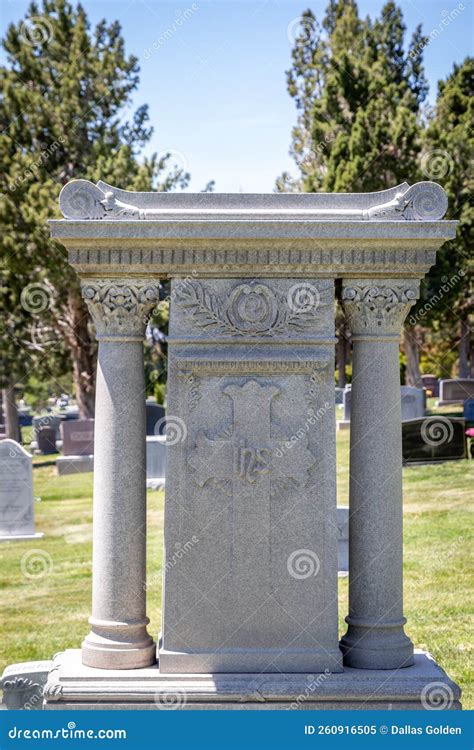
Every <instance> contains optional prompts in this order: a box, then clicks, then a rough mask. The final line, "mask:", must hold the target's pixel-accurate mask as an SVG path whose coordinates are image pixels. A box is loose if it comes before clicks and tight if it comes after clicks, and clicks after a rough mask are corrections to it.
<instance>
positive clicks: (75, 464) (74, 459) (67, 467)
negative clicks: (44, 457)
mask: <svg viewBox="0 0 474 750" xmlns="http://www.w3.org/2000/svg"><path fill="white" fill-rule="evenodd" d="M56 468H57V470H58V474H59V476H60V477H62V476H64V475H65V474H83V473H84V472H87V471H94V456H61V457H60V458H58V459H56Z"/></svg>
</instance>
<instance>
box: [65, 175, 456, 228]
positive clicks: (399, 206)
mask: <svg viewBox="0 0 474 750" xmlns="http://www.w3.org/2000/svg"><path fill="white" fill-rule="evenodd" d="M59 206H60V208H61V212H62V214H63V216H64V217H65V218H66V219H68V220H86V221H98V220H106V221H108V220H113V221H123V220H125V221H126V220H130V219H135V220H139V221H143V220H145V221H148V220H154V221H167V220H168V221H169V220H174V221H180V222H182V221H188V220H191V221H192V220H193V219H194V220H195V219H199V220H200V221H229V220H231V221H249V220H252V219H253V220H257V221H272V220H273V221H274V220H286V221H291V220H296V221H338V222H340V221H351V222H352V221H374V222H375V221H402V222H405V221H439V220H440V219H442V218H443V217H444V215H445V213H446V210H447V207H448V201H447V197H446V193H445V192H444V190H443V188H442V187H441V186H440V185H437V184H436V183H434V182H418V183H416V184H415V185H412V186H411V187H410V186H409V185H408V184H407V183H402V184H401V185H398V186H397V187H394V188H390V189H389V190H382V191H379V192H375V193H301V194H295V193H279V194H274V195H273V194H272V195H268V194H261V195H258V194H257V195H255V194H254V195H252V194H250V195H245V194H213V193H207V194H206V193H198V194H176V193H156V192H155V193H133V192H129V191H125V190H120V189H118V188H115V187H113V186H112V185H107V183H104V182H102V181H99V182H98V183H97V184H96V185H94V184H93V183H92V182H89V181H88V180H71V182H69V183H68V184H67V185H65V186H64V188H63V189H62V191H61V195H60V197H59Z"/></svg>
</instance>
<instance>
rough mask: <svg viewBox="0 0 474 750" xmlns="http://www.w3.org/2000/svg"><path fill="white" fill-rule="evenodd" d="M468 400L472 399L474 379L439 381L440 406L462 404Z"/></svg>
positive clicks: (473, 395)
mask: <svg viewBox="0 0 474 750" xmlns="http://www.w3.org/2000/svg"><path fill="white" fill-rule="evenodd" d="M468 398H474V378H452V379H450V380H440V383H439V405H440V406H446V405H448V404H462V403H464V401H466V400H467V399H468Z"/></svg>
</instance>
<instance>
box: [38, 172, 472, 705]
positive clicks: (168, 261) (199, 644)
mask: <svg viewBox="0 0 474 750" xmlns="http://www.w3.org/2000/svg"><path fill="white" fill-rule="evenodd" d="M60 208H61V211H62V213H63V215H64V217H65V218H64V219H62V220H59V221H53V222H52V223H51V227H52V233H53V237H54V239H55V240H57V241H60V242H62V243H63V244H64V245H65V246H66V248H67V249H68V251H69V260H70V263H71V264H72V265H73V267H74V268H76V269H77V270H78V272H79V274H80V275H81V277H82V278H81V285H82V295H83V298H84V300H85V303H86V304H87V306H88V308H89V310H90V313H91V315H92V318H93V321H94V324H95V330H96V334H97V339H98V346H99V361H100V365H101V366H100V368H99V371H98V377H97V386H96V417H95V418H96V432H97V434H100V440H98V441H97V443H96V447H95V455H94V459H95V487H94V520H93V523H94V556H93V571H92V575H93V587H92V588H93V602H92V613H91V617H90V619H89V625H90V630H89V631H88V633H87V635H86V636H85V638H84V640H83V642H82V648H81V649H80V650H79V649H68V650H67V651H65V652H63V653H61V654H59V655H58V656H57V657H56V658H55V661H54V665H53V668H52V669H51V672H50V675H49V678H48V683H47V685H46V686H45V690H44V696H45V706H46V708H47V709H48V710H64V709H72V708H74V706H75V707H76V708H79V707H80V708H81V709H97V708H99V707H107V708H116V709H131V708H137V707H139V708H146V709H151V708H157V707H158V708H159V707H160V704H161V705H166V702H167V698H169V693H170V686H172V688H173V693H174V694H175V695H176V696H179V697H180V699H181V703H182V704H186V708H191V709H192V708H200V709H209V708H216V707H217V708H220V709H223V708H227V709H242V708H245V709H255V708H258V709H261V708H263V709H285V708H291V707H292V704H294V702H295V701H296V699H297V697H298V696H299V695H301V694H305V689H306V690H307V686H308V684H309V683H310V682H312V681H314V679H315V675H316V674H317V673H323V674H324V682H323V685H322V688H321V689H318V690H317V691H315V692H314V693H311V695H310V696H309V697H308V701H307V702H306V703H305V705H304V706H302V707H303V708H306V709H313V710H317V709H323V708H345V709H347V708H378V709H380V708H391V709H400V708H414V709H416V708H422V707H423V698H424V697H425V695H424V694H425V689H426V688H429V686H430V685H432V683H433V681H435V680H436V681H437V682H438V683H441V687H442V689H443V690H446V691H447V692H449V694H450V695H451V696H452V700H451V703H450V708H459V689H458V688H457V687H456V686H455V685H454V684H453V683H452V682H451V681H450V680H449V679H448V678H447V676H446V675H445V674H444V673H443V672H442V671H441V670H440V669H439V668H438V667H437V666H436V665H434V664H433V661H432V659H431V658H430V657H429V656H428V655H427V654H426V653H419V654H414V650H413V644H412V643H411V641H410V639H409V637H408V636H407V634H406V633H405V630H404V623H405V618H404V615H403V597H402V591H403V566H402V560H403V552H402V521H403V505H402V481H401V479H402V477H401V474H402V472H401V467H402V441H401V429H400V413H399V411H398V409H395V410H390V409H389V408H387V405H388V404H389V403H390V400H391V399H393V397H394V394H395V393H397V395H398V393H399V391H398V389H399V387H400V384H399V378H400V373H399V337H400V333H401V331H402V327H403V323H404V320H405V319H406V317H407V315H408V314H409V311H410V309H411V307H412V306H413V304H415V302H416V300H417V298H418V297H419V285H420V280H421V278H422V277H423V276H424V275H425V273H426V271H427V268H428V266H429V265H430V264H432V263H434V262H435V254H436V250H437V249H438V248H439V247H440V246H441V244H442V242H443V240H449V239H452V238H453V237H454V236H455V232H456V225H455V223H454V222H443V221H442V217H443V216H444V214H445V212H446V208H447V199H446V195H445V193H444V191H443V190H442V188H441V187H440V186H439V185H436V184H434V183H431V182H422V183H419V184H416V185H412V186H409V185H408V184H406V183H404V184H402V185H398V186H394V187H393V188H391V189H389V190H385V191H382V192H381V193H368V194H353V195H345V194H344V193H338V194H334V195H330V194H324V193H319V194H317V193H315V194H290V193H288V194H271V195H258V196H255V195H214V194H199V195H193V194H177V195H174V194H172V193H163V194H159V193H144V194H142V193H134V192H127V191H123V190H119V189H117V188H114V187H113V186H110V185H106V184H104V183H103V182H99V183H98V184H97V185H93V184H92V183H90V182H88V181H87V180H74V181H72V182H70V183H69V184H67V185H66V186H65V187H64V188H63V189H62V191H61V197H60ZM275 217H277V219H275ZM162 278H170V279H171V292H170V294H171V305H170V322H169V336H168V356H169V368H168V384H167V413H166V422H167V430H166V431H167V442H166V447H167V457H166V459H167V467H166V499H165V531H164V536H165V560H164V563H163V574H164V586H163V591H164V594H163V618H162V634H161V638H160V642H159V645H158V653H157V647H156V644H155V643H154V642H153V638H152V637H151V635H150V633H149V632H148V630H147V623H148V619H147V613H146V580H147V578H146V554H145V552H146V545H147V536H146V475H145V460H146V441H145V436H144V434H143V433H144V423H145V416H146V414H145V403H144V400H143V398H141V397H140V394H141V393H143V388H144V373H143V345H142V341H143V339H144V336H145V330H146V323H147V320H148V318H149V316H150V315H151V314H152V312H153V310H154V308H155V306H156V303H157V301H158V300H159V298H160V279H162ZM336 284H337V288H338V289H340V291H341V298H342V304H343V306H344V310H345V314H346V319H347V323H348V327H349V329H350V332H351V335H352V341H353V384H352V390H353V391H354V404H352V405H351V421H352V436H351V437H352V446H351V456H350V461H351V466H350V472H351V483H350V508H351V517H350V524H349V526H350V529H349V533H350V565H351V576H350V583H349V614H348V616H347V626H348V627H347V631H346V632H345V633H344V635H343V637H342V639H341V640H339V635H338V612H337V567H338V563H337V552H338V529H337V513H336V510H337V506H336V444H335V424H334V410H333V408H332V407H333V404H334V330H335V320H334V309H335V304H334V303H335V288H336ZM374 414H375V415H377V419H374ZM170 424H172V425H173V427H174V430H173V432H172V431H171V430H169V429H168V428H169V425H170ZM153 432H155V433H156V429H155V428H154V429H153ZM156 574H157V575H158V574H159V571H156ZM84 624H85V623H84ZM85 627H86V625H85ZM78 645H79V644H78ZM157 657H158V660H159V668H157V667H156V666H155V665H156V659H157ZM306 695H307V693H306Z"/></svg>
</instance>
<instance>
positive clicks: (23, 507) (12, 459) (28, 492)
mask: <svg viewBox="0 0 474 750" xmlns="http://www.w3.org/2000/svg"><path fill="white" fill-rule="evenodd" d="M33 502H34V501H33V462H32V458H31V456H30V454H29V453H27V452H26V451H25V449H24V448H23V447H22V446H21V445H19V443H17V442H15V440H9V439H7V440H2V441H0V541H6V540H11V539H28V538H35V537H40V536H43V535H42V534H36V533H35V519H34V510H33Z"/></svg>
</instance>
